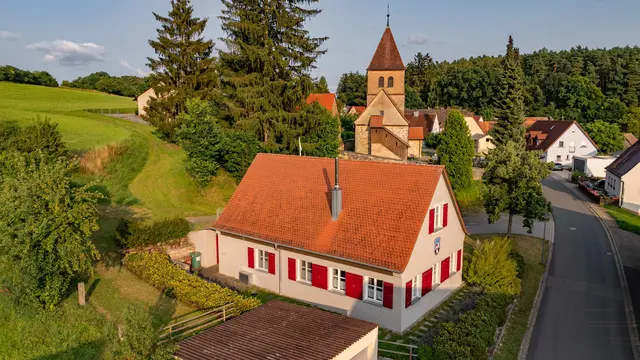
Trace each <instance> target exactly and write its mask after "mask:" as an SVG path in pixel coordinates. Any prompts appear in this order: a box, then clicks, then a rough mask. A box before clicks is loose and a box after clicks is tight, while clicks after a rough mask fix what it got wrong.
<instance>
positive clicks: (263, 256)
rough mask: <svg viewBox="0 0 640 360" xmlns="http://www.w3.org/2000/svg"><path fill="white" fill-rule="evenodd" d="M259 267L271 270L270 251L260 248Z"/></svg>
mask: <svg viewBox="0 0 640 360" xmlns="http://www.w3.org/2000/svg"><path fill="white" fill-rule="evenodd" d="M258 269H260V270H265V271H269V252H268V251H264V250H258Z"/></svg>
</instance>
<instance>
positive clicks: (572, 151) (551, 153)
mask: <svg viewBox="0 0 640 360" xmlns="http://www.w3.org/2000/svg"><path fill="white" fill-rule="evenodd" d="M597 153H598V149H597V148H596V147H595V146H594V145H593V143H592V142H591V141H590V140H589V138H588V137H587V135H586V134H585V133H584V132H582V130H581V129H580V128H579V127H578V125H577V124H576V123H573V124H572V125H571V126H570V127H569V128H568V129H567V131H565V132H564V134H562V135H561V136H560V137H559V138H558V139H557V140H556V142H554V143H553V144H551V146H549V148H548V149H547V150H546V151H545V152H544V154H543V160H544V161H550V162H558V163H561V164H562V165H571V164H572V163H573V158H574V156H594V155H596V154H597Z"/></svg>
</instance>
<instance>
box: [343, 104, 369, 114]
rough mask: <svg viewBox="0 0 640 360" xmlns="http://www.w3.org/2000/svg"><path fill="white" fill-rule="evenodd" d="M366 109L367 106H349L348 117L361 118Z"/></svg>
mask: <svg viewBox="0 0 640 360" xmlns="http://www.w3.org/2000/svg"><path fill="white" fill-rule="evenodd" d="M365 108H366V106H360V105H354V106H347V115H356V116H360V115H361V114H362V113H363V112H364V109H365Z"/></svg>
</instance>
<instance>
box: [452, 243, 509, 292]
mask: <svg viewBox="0 0 640 360" xmlns="http://www.w3.org/2000/svg"><path fill="white" fill-rule="evenodd" d="M511 251H512V247H511V240H509V238H501V237H494V238H492V239H491V240H487V241H485V242H480V241H477V242H476V243H475V246H474V249H473V255H472V257H471V262H470V263H469V266H467V267H465V280H466V281H467V282H468V283H470V284H473V285H479V286H482V287H483V288H484V290H486V291H487V292H491V293H502V294H509V295H517V294H519V293H520V279H518V276H517V275H518V272H517V264H516V262H515V261H514V260H513V259H512V258H511Z"/></svg>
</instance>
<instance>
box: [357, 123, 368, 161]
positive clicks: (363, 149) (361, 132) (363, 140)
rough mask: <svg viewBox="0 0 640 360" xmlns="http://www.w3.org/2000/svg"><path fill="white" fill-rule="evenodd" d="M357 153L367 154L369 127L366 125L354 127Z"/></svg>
mask: <svg viewBox="0 0 640 360" xmlns="http://www.w3.org/2000/svg"><path fill="white" fill-rule="evenodd" d="M355 149H356V152H357V153H360V154H368V153H369V127H368V126H366V125H356V144H355Z"/></svg>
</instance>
